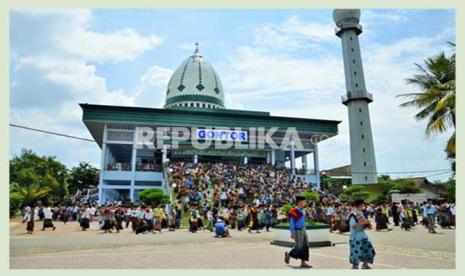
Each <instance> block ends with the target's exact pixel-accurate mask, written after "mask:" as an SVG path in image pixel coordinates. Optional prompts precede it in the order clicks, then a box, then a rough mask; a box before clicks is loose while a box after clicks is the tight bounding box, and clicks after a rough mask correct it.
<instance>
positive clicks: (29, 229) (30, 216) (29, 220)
mask: <svg viewBox="0 0 465 276" xmlns="http://www.w3.org/2000/svg"><path fill="white" fill-rule="evenodd" d="M34 209H35V208H34V207H32V208H30V207H27V208H26V213H25V214H24V219H23V223H26V233H27V234H30V235H32V233H33V232H34V222H35V218H34V213H35V212H34V211H35V210H34Z"/></svg>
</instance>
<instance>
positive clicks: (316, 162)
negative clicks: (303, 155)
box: [313, 143, 320, 189]
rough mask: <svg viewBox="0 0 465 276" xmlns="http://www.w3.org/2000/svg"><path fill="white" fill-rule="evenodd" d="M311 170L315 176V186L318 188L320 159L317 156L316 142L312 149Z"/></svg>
mask: <svg viewBox="0 0 465 276" xmlns="http://www.w3.org/2000/svg"><path fill="white" fill-rule="evenodd" d="M313 170H314V173H315V178H316V187H317V188H318V189H320V161H319V157H318V144H316V143H315V146H314V149H313Z"/></svg>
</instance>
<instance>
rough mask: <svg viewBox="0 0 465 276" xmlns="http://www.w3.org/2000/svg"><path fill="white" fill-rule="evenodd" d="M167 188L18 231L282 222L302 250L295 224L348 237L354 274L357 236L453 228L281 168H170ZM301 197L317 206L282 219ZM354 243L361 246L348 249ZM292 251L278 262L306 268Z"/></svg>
mask: <svg viewBox="0 0 465 276" xmlns="http://www.w3.org/2000/svg"><path fill="white" fill-rule="evenodd" d="M167 181H168V184H169V185H170V187H171V188H172V192H173V195H174V199H173V202H171V203H169V204H156V205H153V206H152V205H150V204H147V205H146V204H144V203H142V202H137V203H123V202H107V203H106V204H104V205H102V206H97V204H91V203H88V202H82V201H77V202H75V204H73V205H72V206H51V205H46V206H40V207H34V206H31V207H26V208H25V209H24V219H23V222H24V223H26V224H27V226H26V232H27V233H28V234H32V233H33V232H34V226H35V223H37V222H38V221H42V229H41V230H43V231H45V230H46V229H48V228H51V229H52V230H55V229H56V224H57V222H59V221H61V222H63V223H64V224H66V223H68V222H74V223H77V224H79V226H80V228H81V229H82V231H87V230H88V229H89V228H90V227H91V224H92V223H93V222H95V223H98V229H99V230H100V231H102V232H103V233H112V232H120V231H122V230H123V229H127V231H132V232H133V233H134V234H145V233H153V234H161V233H162V232H163V231H162V230H163V229H167V230H168V231H176V230H177V229H179V228H181V226H182V220H183V218H184V219H185V221H186V222H188V225H187V223H186V227H188V228H189V231H190V232H192V233H195V232H197V231H205V230H207V231H211V232H214V236H215V237H231V231H232V230H236V231H242V230H246V231H248V232H249V233H260V231H271V229H272V227H273V225H274V224H277V223H279V222H280V221H281V222H282V221H290V222H291V232H292V235H293V239H294V240H295V241H296V244H300V245H299V246H302V243H305V242H306V241H307V237H306V234H305V235H304V234H302V233H301V232H299V231H297V232H293V231H294V230H295V229H302V228H301V225H300V224H302V223H304V224H305V223H308V222H322V223H327V224H329V226H330V230H329V231H331V232H337V233H341V234H344V233H346V232H350V233H349V236H350V246H351V263H352V264H353V265H354V267H355V266H356V267H358V261H359V260H361V259H360V258H359V256H358V257H357V256H356V255H357V254H358V253H357V252H358V251H359V250H360V248H358V247H360V246H363V248H362V249H363V250H365V249H367V248H368V249H370V250H371V249H372V245H371V243H367V242H366V241H365V239H366V234H365V232H364V231H365V229H376V230H377V231H390V230H392V229H393V227H400V228H401V229H403V230H405V231H410V230H411V229H412V227H416V226H417V225H423V226H424V227H425V228H427V229H428V231H429V232H430V233H436V230H435V229H436V228H437V227H438V226H440V227H442V228H451V227H455V205H454V204H450V203H448V202H444V201H443V202H433V201H432V200H428V201H426V202H423V203H413V202H410V201H406V200H404V201H402V202H400V203H396V202H384V203H380V204H365V203H363V206H362V204H361V203H360V202H358V203H357V202H341V201H339V200H338V199H337V197H335V196H334V195H332V194H331V193H329V192H328V191H324V190H318V189H315V188H312V189H310V190H309V187H308V184H307V183H306V182H305V181H304V180H303V179H300V178H298V177H294V176H292V175H291V172H290V170H289V169H287V168H283V167H275V166H271V165H255V164H250V165H238V164H230V163H221V162H217V163H195V164H194V163H185V162H171V163H170V167H169V172H168V175H167ZM308 191H313V192H315V193H318V194H319V199H318V200H313V201H311V200H305V201H306V202H305V204H302V203H299V206H300V207H299V208H298V211H296V209H295V208H293V209H292V210H291V211H290V212H288V213H286V212H283V209H284V208H283V206H285V205H289V204H291V205H292V204H294V203H295V200H296V198H299V197H300V198H301V197H302V193H304V192H308ZM296 208H297V207H296ZM299 214H301V215H299ZM302 216H303V217H304V218H305V219H304V222H302V221H301V219H302V218H301V217H302ZM293 219H294V221H293ZM361 221H363V222H361ZM297 224H298V225H300V226H296V225H297ZM293 227H294V228H295V229H294V230H293V229H292V228H293ZM362 230H363V231H362ZM357 238H359V239H361V240H363V243H356V242H355V241H356V240H357ZM297 241H299V242H297ZM357 248H358V249H357ZM368 249H367V250H368ZM296 250H297V249H295V250H294V251H290V252H289V253H286V254H287V255H285V261H286V262H287V263H288V262H289V258H291V257H296V256H297V257H296V258H301V259H302V260H303V261H302V265H303V266H309V265H308V264H307V263H306V261H305V260H308V256H306V255H305V254H303V255H301V254H300V253H296V252H297V251H298V250H302V249H298V250H297V251H296ZM299 252H300V251H299ZM370 252H371V251H370ZM372 253H373V254H371V255H370V254H369V256H368V255H367V256H368V257H367V256H365V257H363V258H368V260H367V261H364V263H363V266H362V267H364V268H367V267H369V266H368V263H372V260H373V258H374V250H373V252H372ZM301 256H303V257H301ZM363 258H362V259H363Z"/></svg>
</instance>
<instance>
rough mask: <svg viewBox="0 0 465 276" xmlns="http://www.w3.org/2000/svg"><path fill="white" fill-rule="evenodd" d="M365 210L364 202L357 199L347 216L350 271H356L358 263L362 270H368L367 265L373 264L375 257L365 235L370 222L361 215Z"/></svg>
mask: <svg viewBox="0 0 465 276" xmlns="http://www.w3.org/2000/svg"><path fill="white" fill-rule="evenodd" d="M365 208H366V204H365V202H364V201H363V200H361V199H357V200H355V201H354V210H353V211H352V212H351V213H350V215H349V228H350V238H349V244H350V257H349V261H350V263H351V264H352V269H358V265H359V263H363V264H362V269H370V268H371V267H370V266H369V265H368V264H373V260H374V258H375V255H376V253H375V250H374V248H373V245H372V244H371V241H370V239H369V238H368V236H367V234H366V233H365V229H366V228H368V229H369V228H371V222H370V220H368V219H367V218H366V217H365V215H364V214H363V210H365Z"/></svg>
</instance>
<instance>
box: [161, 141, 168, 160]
mask: <svg viewBox="0 0 465 276" xmlns="http://www.w3.org/2000/svg"><path fill="white" fill-rule="evenodd" d="M167 153H168V150H167V145H163V148H162V149H161V163H162V164H165V163H166V160H167V157H166V156H167Z"/></svg>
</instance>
